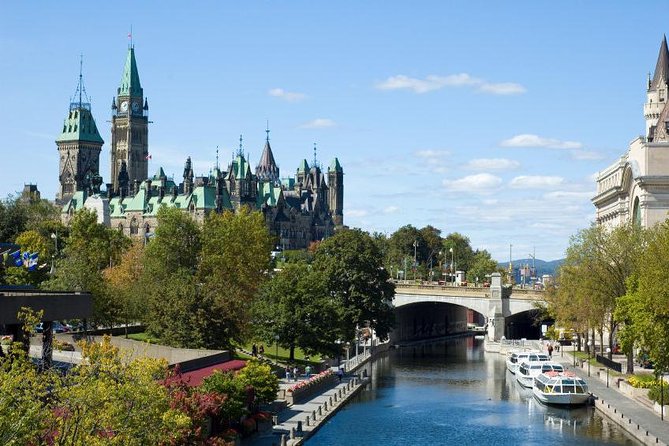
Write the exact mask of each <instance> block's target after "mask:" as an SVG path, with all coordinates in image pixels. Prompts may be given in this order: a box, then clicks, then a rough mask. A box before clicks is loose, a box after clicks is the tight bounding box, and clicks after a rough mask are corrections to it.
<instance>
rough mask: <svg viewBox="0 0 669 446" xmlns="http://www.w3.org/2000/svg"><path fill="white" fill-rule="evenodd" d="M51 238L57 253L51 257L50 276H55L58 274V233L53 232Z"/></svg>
mask: <svg viewBox="0 0 669 446" xmlns="http://www.w3.org/2000/svg"><path fill="white" fill-rule="evenodd" d="M51 238H52V239H53V242H54V246H55V248H56V249H55V251H54V254H53V255H52V256H51V272H50V274H52V275H53V274H54V273H55V272H56V256H57V255H58V231H56V232H52V233H51Z"/></svg>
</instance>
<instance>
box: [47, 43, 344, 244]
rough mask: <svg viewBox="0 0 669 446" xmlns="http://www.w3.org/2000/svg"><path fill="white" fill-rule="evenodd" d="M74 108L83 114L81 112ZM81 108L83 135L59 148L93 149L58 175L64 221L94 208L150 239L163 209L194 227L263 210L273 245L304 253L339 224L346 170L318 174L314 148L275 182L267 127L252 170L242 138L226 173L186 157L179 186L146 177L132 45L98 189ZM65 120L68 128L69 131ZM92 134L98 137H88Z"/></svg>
mask: <svg viewBox="0 0 669 446" xmlns="http://www.w3.org/2000/svg"><path fill="white" fill-rule="evenodd" d="M80 84H81V82H80ZM82 88H83V87H82ZM70 109H71V111H70V115H68V120H71V119H75V118H73V117H72V105H71V106H70ZM74 110H75V111H76V112H78V113H79V115H81V114H82V113H81V110H82V107H80V106H79V107H75V109H74ZM83 110H85V111H86V112H87V115H86V122H87V123H89V127H87V132H84V133H82V132H81V131H79V133H74V134H72V135H70V133H73V131H72V130H68V133H67V139H66V140H63V141H62V142H61V139H62V135H61V138H59V139H58V141H57V144H58V147H59V150H61V145H64V148H63V149H62V150H64V151H70V152H76V153H75V154H79V153H81V152H82V151H83V150H84V148H85V149H86V150H89V151H91V150H93V149H95V150H97V152H94V151H93V152H94V153H93V152H91V153H88V152H86V154H85V155H86V158H87V159H88V160H89V165H87V166H88V167H87V168H86V169H80V170H76V171H73V172H72V173H71V174H70V175H69V176H68V175H66V176H65V177H64V176H63V174H62V171H63V168H62V167H61V178H60V181H61V194H60V195H59V199H60V201H61V203H62V204H63V208H62V217H63V221H64V222H66V223H67V222H69V220H70V218H71V217H72V215H73V214H74V213H75V212H76V211H77V210H78V209H81V208H90V209H95V210H96V212H97V215H98V221H99V222H100V223H104V224H106V225H108V226H110V227H113V228H117V229H118V230H120V231H123V232H124V233H125V234H127V235H129V236H134V237H146V238H149V237H150V236H151V235H152V234H153V231H154V229H155V227H156V225H157V219H156V216H157V213H158V209H160V207H162V206H167V207H174V208H177V209H180V210H183V211H184V212H187V213H188V214H189V215H191V216H192V217H193V218H194V219H195V220H196V221H198V222H202V221H203V220H204V218H205V217H206V216H207V214H209V213H210V212H223V211H226V210H229V211H235V210H237V209H239V208H240V207H241V206H248V207H251V208H252V209H257V210H259V211H260V212H262V214H263V215H264V217H265V221H266V223H267V227H268V229H269V230H270V232H271V233H272V234H274V235H275V236H276V237H277V244H278V247H279V248H282V249H301V248H306V247H307V246H309V244H310V243H311V242H313V241H317V240H322V239H323V238H325V237H328V236H329V235H331V234H332V233H333V232H334V230H335V228H336V227H338V226H342V225H343V224H344V219H343V215H344V214H343V207H344V171H343V169H342V167H341V164H340V163H339V160H338V159H337V158H335V159H334V160H333V161H332V163H331V164H330V166H329V167H328V169H327V172H324V171H323V170H322V168H321V166H320V164H319V163H318V162H317V158H316V151H315V148H314V161H313V163H312V166H309V164H308V163H307V160H306V159H305V160H302V162H301V163H300V165H299V167H298V168H297V170H296V173H295V176H294V177H290V178H281V176H280V172H279V167H278V165H277V164H276V161H275V158H274V154H273V152H272V148H271V145H270V140H269V129H268V130H266V132H267V137H266V141H265V146H264V148H263V151H262V155H261V157H260V161H259V162H258V165H257V166H256V167H255V169H252V168H251V164H250V162H249V160H248V159H247V156H246V155H245V154H244V151H243V147H242V138H241V136H240V144H239V150H238V151H237V153H236V156H235V157H234V158H233V160H232V162H231V163H230V164H229V165H228V166H227V168H226V169H221V168H220V167H219V164H218V156H217V160H216V164H215V167H214V168H213V169H211V170H210V172H209V174H208V175H204V176H195V174H194V166H193V163H192V161H191V159H190V157H188V158H187V159H186V162H185V164H184V171H183V175H182V178H181V180H180V181H179V182H178V183H177V182H176V181H175V179H174V178H169V177H168V176H167V175H165V172H164V170H163V169H162V168H159V169H158V170H157V172H156V173H155V174H154V175H153V176H152V177H149V176H148V174H147V172H148V160H149V158H150V156H149V147H148V123H149V121H148V102H147V100H146V99H145V98H144V91H143V89H142V87H141V85H140V82H139V72H138V70H137V64H136V60H135V52H134V48H133V47H130V48H129V49H128V55H127V59H126V64H125V67H124V70H123V74H122V78H121V84H120V87H119V88H118V89H117V96H116V97H115V98H114V99H113V101H112V130H111V132H112V144H111V146H112V147H111V175H112V178H111V182H110V183H108V184H106V190H104V191H103V190H101V185H102V178H101V177H100V176H99V174H98V172H99V157H98V155H99V152H100V149H101V147H102V144H103V142H102V138H101V137H100V136H99V133H97V128H95V121H94V120H93V117H92V115H91V113H90V105H88V107H87V108H86V107H84V108H83ZM76 119H80V118H76ZM68 120H66V123H65V124H66V125H65V128H66V129H70V127H69V126H68V124H69V121H68ZM92 130H95V133H94V135H97V137H95V138H94V137H91V136H89V135H91V134H92ZM64 132H65V130H64ZM77 151H78V152H77ZM68 153H69V152H68ZM93 154H94V155H96V156H95V157H93V156H92V155H93ZM79 157H80V158H81V156H79ZM61 164H62V163H61ZM69 172H70V171H68V173H69ZM77 174H78V176H77ZM71 178H75V179H76V181H74V180H72V179H71ZM60 197H62V198H60Z"/></svg>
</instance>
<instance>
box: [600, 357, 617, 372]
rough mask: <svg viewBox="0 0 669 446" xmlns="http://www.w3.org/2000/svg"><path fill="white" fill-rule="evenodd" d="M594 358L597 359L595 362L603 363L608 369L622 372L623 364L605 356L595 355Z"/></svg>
mask: <svg viewBox="0 0 669 446" xmlns="http://www.w3.org/2000/svg"><path fill="white" fill-rule="evenodd" d="M595 358H596V359H597V362H598V363H600V364H604V365H605V366H607V367H608V368H610V369H613V370H615V371H616V372H619V373H622V371H623V365H622V364H621V363H619V362H616V361H613V360H611V359H609V358H607V357H606V356H602V355H596V356H595Z"/></svg>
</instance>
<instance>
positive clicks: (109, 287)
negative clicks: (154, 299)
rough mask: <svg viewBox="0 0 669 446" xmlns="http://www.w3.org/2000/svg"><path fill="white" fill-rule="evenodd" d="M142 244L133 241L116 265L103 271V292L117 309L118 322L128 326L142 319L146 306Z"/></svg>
mask: <svg viewBox="0 0 669 446" xmlns="http://www.w3.org/2000/svg"><path fill="white" fill-rule="evenodd" d="M143 262H144V244H143V243H142V242H141V241H139V240H135V241H133V243H132V245H131V246H130V248H129V249H128V250H126V251H125V252H124V253H123V254H122V255H121V259H120V261H119V263H118V264H116V265H113V266H110V267H109V268H107V269H105V270H104V271H103V276H104V279H105V282H106V286H105V291H106V293H107V294H108V295H109V299H110V300H113V301H115V303H116V305H117V306H118V308H119V317H120V321H122V322H124V323H125V326H126V336H127V327H128V324H129V323H131V322H135V321H140V320H142V319H143V315H144V314H145V312H146V309H147V306H146V303H145V300H144V292H143V290H144V287H143V286H142V285H143V282H142V276H143V273H144V263H143Z"/></svg>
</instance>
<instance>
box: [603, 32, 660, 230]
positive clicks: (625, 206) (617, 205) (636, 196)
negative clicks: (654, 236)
mask: <svg viewBox="0 0 669 446" xmlns="http://www.w3.org/2000/svg"><path fill="white" fill-rule="evenodd" d="M668 95H669V49H668V48H667V39H666V37H665V38H663V40H662V43H661V45H660V53H659V55H658V57H657V64H656V66H655V72H654V73H653V77H652V78H651V77H650V75H649V77H648V84H647V90H646V103H645V104H644V117H645V120H646V133H645V135H642V136H638V137H637V138H635V139H634V140H632V142H631V143H630V144H629V148H628V149H627V152H626V153H625V154H624V155H623V156H621V157H620V159H619V160H618V161H616V162H615V163H613V164H612V165H610V166H609V167H607V168H606V169H604V170H602V171H601V172H599V174H598V176H597V195H596V196H595V197H594V198H593V199H592V202H593V204H594V205H595V208H596V221H597V223H598V224H600V225H604V226H607V227H615V226H618V225H621V224H625V223H627V222H635V223H637V224H639V225H641V226H643V227H650V226H653V225H655V224H656V223H658V222H662V221H664V220H666V219H667V217H668V212H669V107H668V106H667V102H668V99H667V98H668Z"/></svg>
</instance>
